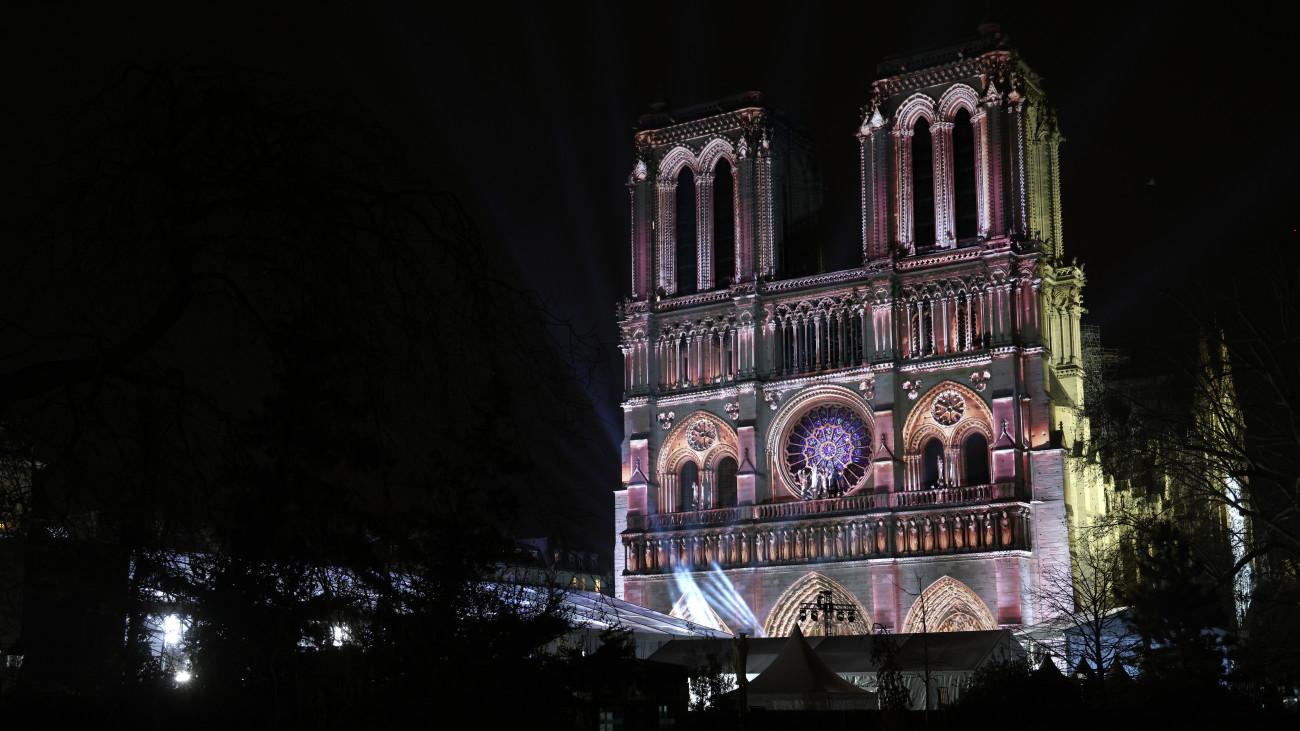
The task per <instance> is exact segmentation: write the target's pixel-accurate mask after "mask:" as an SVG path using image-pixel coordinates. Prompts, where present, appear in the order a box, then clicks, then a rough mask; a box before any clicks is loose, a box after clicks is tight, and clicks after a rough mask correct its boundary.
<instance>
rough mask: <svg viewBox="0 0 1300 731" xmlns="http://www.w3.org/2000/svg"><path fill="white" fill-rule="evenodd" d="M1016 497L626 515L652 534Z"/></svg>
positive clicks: (971, 489) (883, 498) (982, 492)
mask: <svg viewBox="0 0 1300 731" xmlns="http://www.w3.org/2000/svg"><path fill="white" fill-rule="evenodd" d="M1017 497H1018V495H1017V494H1016V486H1015V485H1014V484H1013V483H1010V482H1007V483H1000V484H995V485H970V486H967V487H951V488H941V489H936V490H916V491H912V492H892V493H878V494H865V495H849V496H847V497H841V498H830V499H827V500H787V501H784V502H777V503H764V504H762V505H740V506H737V507H730V508H714V509H712V510H689V511H684V512H680V513H659V514H655V515H629V516H627V527H628V530H629V531H647V530H649V531H655V530H668V529H674V528H685V527H690V526H711V525H733V524H736V523H740V522H753V521H767V520H782V519H786V518H806V517H815V516H817V517H820V516H835V515H853V514H859V513H866V512H872V511H881V510H897V509H903V510H906V509H911V508H926V507H933V506H939V505H960V504H963V503H987V502H992V501H996V500H1014V499H1016V498H1017Z"/></svg>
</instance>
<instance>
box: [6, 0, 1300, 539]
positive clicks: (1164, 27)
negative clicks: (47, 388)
mask: <svg viewBox="0 0 1300 731" xmlns="http://www.w3.org/2000/svg"><path fill="white" fill-rule="evenodd" d="M847 5H848V4H843V3H839V4H834V5H832V4H829V3H820V2H800V3H793V2H791V3H784V4H779V3H761V2H760V3H755V2H749V3H735V4H717V5H714V4H708V3H697V2H679V3H673V2H660V3H592V4H580V3H538V4H536V5H533V4H518V5H516V4H510V3H501V2H482V3H465V4H463V5H462V6H461V7H458V8H457V9H455V10H452V9H451V6H449V5H447V4H435V3H378V2H376V3H288V2H266V3H259V4H257V5H248V6H245V7H242V8H239V9H232V8H231V6H230V4H226V3H223V4H216V3H188V4H173V5H171V6H170V7H166V6H162V5H158V7H155V8H150V9H149V10H147V11H144V10H141V11H131V10H124V9H123V8H121V7H119V4H110V3H94V4H91V3H82V4H80V6H79V7H77V6H75V5H74V6H66V5H57V6H56V4H53V3H39V4H38V3H33V4H31V5H30V7H27V8H24V9H20V10H18V11H13V10H12V9H11V11H10V12H9V13H7V15H8V16H9V17H8V18H7V21H6V24H5V25H6V30H7V31H8V32H7V33H6V36H7V37H6V39H5V42H4V44H3V47H4V48H5V52H6V54H7V55H8V56H9V58H8V59H7V63H6V64H5V68H7V69H8V70H9V73H8V74H7V82H8V83H7V86H8V88H7V91H6V102H5V107H6V110H7V111H6V115H5V117H6V120H5V126H6V128H7V129H8V134H7V135H6V140H7V142H8V144H6V145H5V155H4V161H3V168H4V170H3V173H0V174H2V175H3V179H4V180H5V183H6V186H7V193H8V196H7V197H8V198H9V199H10V200H14V199H16V198H18V197H20V194H21V192H22V189H23V187H24V185H25V181H27V180H30V179H31V176H32V175H33V170H34V169H33V167H32V166H33V165H34V164H37V163H38V162H39V161H41V160H48V159H49V158H50V156H51V154H57V150H58V140H55V139H51V138H50V136H49V134H48V132H47V129H46V128H47V122H48V120H49V119H50V118H51V117H52V116H53V115H55V114H56V113H57V112H59V111H60V110H63V109H67V108H69V107H71V106H75V105H76V104H78V103H79V102H81V101H83V100H84V99H86V98H88V97H89V96H90V95H92V94H93V93H94V92H95V91H96V90H98V89H99V88H101V87H102V86H103V85H104V84H105V83H106V82H107V81H108V80H109V79H110V78H112V77H113V76H114V75H115V74H117V73H120V72H121V70H123V69H124V68H126V67H127V66H129V65H132V64H139V65H144V66H153V65H157V64H159V63H163V62H187V63H207V62H210V61H217V60H220V61H230V62H234V63H237V64H240V65H245V66H250V67H256V68H263V69H268V70H271V71H275V72H278V73H281V74H283V75H285V76H287V77H288V78H290V79H291V80H294V81H295V82H296V83H297V84H298V85H300V86H302V87H305V88H309V89H319V90H326V91H337V92H340V93H347V94H351V95H353V96H354V97H355V98H356V100H357V101H358V102H359V104H360V105H361V106H362V107H364V108H365V109H367V110H368V111H369V112H370V113H371V114H372V115H373V116H374V118H376V119H377V120H379V121H380V122H381V123H383V124H384V125H386V126H388V127H389V128H390V129H391V130H392V131H393V132H394V133H395V134H396V135H397V136H398V137H399V138H401V139H403V140H404V141H405V143H406V144H407V145H408V146H409V147H410V149H411V150H412V152H413V154H417V155H420V156H422V157H426V158H430V159H432V160H433V161H434V162H435V164H436V165H437V167H438V169H439V170H440V171H441V174H442V178H443V180H444V181H445V184H446V185H447V187H449V188H451V189H453V190H455V191H456V192H458V193H459V194H460V195H461V196H462V198H463V199H464V201H465V202H466V203H467V205H468V206H469V208H470V209H471V211H472V212H473V215H474V217H475V218H476V220H477V221H478V223H479V225H480V226H481V227H482V228H483V229H484V230H485V232H487V233H488V235H489V236H490V237H491V238H492V240H493V241H494V243H495V244H496V245H498V246H499V247H500V248H501V250H502V251H503V252H504V253H505V255H506V256H505V259H506V263H507V265H508V266H510V267H511V268H512V269H513V271H514V273H515V275H516V276H517V277H518V278H519V280H520V282H521V283H522V284H523V285H524V286H526V287H530V288H533V289H536V290H537V291H539V292H541V293H542V294H543V295H544V297H545V298H546V299H547V300H548V301H549V302H551V303H552V304H553V305H554V307H555V309H556V310H557V312H558V313H559V314H561V315H563V316H564V317H567V318H569V319H570V320H572V321H573V322H574V323H575V325H576V326H577V327H578V328H579V329H581V330H590V331H592V332H594V333H596V334H597V335H598V336H599V337H600V338H601V340H603V341H604V342H606V343H607V344H608V345H609V353H610V355H611V357H610V361H609V365H608V367H607V368H606V369H605V370H604V372H603V373H604V376H605V379H604V382H603V383H600V384H597V387H596V391H595V393H594V399H595V402H596V405H597V409H598V412H599V416H600V420H601V421H600V423H601V424H603V426H602V427H601V428H602V429H603V431H604V432H605V443H606V444H608V445H609V450H608V452H607V453H606V454H603V455H599V456H594V457H584V458H578V457H576V456H574V455H563V456H562V457H561V459H564V460H575V461H577V462H579V463H580V464H581V467H580V468H578V469H575V470H573V472H572V474H573V475H574V478H575V480H576V481H579V482H584V483H590V485H591V488H590V489H589V490H587V491H585V492H586V493H587V495H588V498H587V499H585V500H584V501H583V502H584V508H583V510H587V509H590V510H592V511H593V515H595V516H601V517H602V518H603V516H605V515H608V512H607V509H606V505H607V504H608V491H609V489H612V488H613V487H614V486H615V483H616V480H617V477H616V475H617V474H618V468H617V444H618V440H619V439H620V437H621V431H622V426H621V412H620V411H619V409H618V399H619V396H618V393H617V391H616V385H617V383H618V382H619V375H618V371H617V368H618V367H619V363H618V359H617V358H616V357H613V355H614V354H615V353H616V352H617V351H616V349H615V348H614V344H615V337H616V336H615V331H614V326H613V306H614V303H615V301H616V300H618V299H620V298H621V297H622V296H624V295H625V294H626V292H627V280H628V272H629V268H628V267H629V264H628V262H629V251H628V197H627V191H626V189H625V187H624V182H625V180H626V177H627V174H628V171H629V170H630V168H631V165H632V162H633V157H632V137H631V135H632V127H633V125H634V124H635V121H636V118H637V117H638V115H640V114H642V113H643V112H645V111H646V110H647V105H648V104H649V103H650V102H651V101H654V100H656V99H657V98H658V97H659V96H660V95H661V91H660V90H661V89H662V95H663V96H664V97H665V101H667V102H669V103H670V104H671V105H673V106H685V105H689V104H694V103H698V102H701V101H706V100H709V99H712V98H716V97H721V96H727V95H731V94H734V93H736V92H739V91H745V90H758V91H762V92H764V94H766V96H767V98H768V100H769V101H770V103H772V104H773V105H775V106H777V107H779V108H781V109H783V110H784V111H785V112H786V113H788V114H789V115H790V116H792V117H794V118H795V119H796V120H799V121H801V122H803V123H804V124H805V125H806V127H807V128H808V130H809V132H810V133H811V135H812V136H813V139H814V141H815V143H816V145H817V148H818V157H819V160H820V162H821V166H822V168H823V171H824V174H825V176H826V183H827V186H828V190H827V211H826V212H825V215H824V221H825V222H826V225H827V229H826V245H827V248H828V252H827V261H828V263H829V264H832V265H836V266H837V268H838V267H842V266H851V265H853V264H854V263H855V262H856V261H857V259H858V257H859V253H858V252H859V247H860V230H859V225H860V224H859V219H858V216H857V212H856V207H857V201H858V190H857V188H858V170H857V142H856V139H855V138H854V136H853V133H854V130H855V128H856V125H857V122H858V109H859V108H860V107H861V105H862V104H864V103H865V102H866V101H867V98H868V90H869V87H870V82H871V80H872V78H873V76H874V70H875V64H876V62H877V61H879V60H880V59H881V58H882V57H884V56H887V55H890V54H895V53H901V52H906V51H909V50H914V49H918V48H923V47H927V46H933V45H942V44H945V43H949V42H953V41H956V40H960V39H961V38H963V37H965V36H968V35H971V34H973V32H974V29H975V27H976V25H977V24H978V23H979V22H980V20H981V17H982V16H983V14H984V9H985V3H984V2H971V3H961V2H927V3H914V4H912V7H908V8H900V7H893V6H895V5H897V4H886V3H872V4H868V3H855V4H852V6H851V8H848V9H845V8H846V6H847ZM1104 5H1105V4H1100V3H1042V2H1019V1H1010V2H1007V1H1004V2H995V3H993V13H994V16H995V18H996V20H997V21H998V22H999V23H1000V24H1001V26H1002V29H1003V31H1004V32H1005V33H1007V34H1008V35H1009V36H1010V37H1011V40H1012V43H1013V44H1014V45H1015V46H1016V47H1017V48H1018V49H1019V50H1020V51H1021V53H1022V55H1024V56H1025V58H1026V59H1027V60H1028V61H1029V62H1030V64H1031V65H1032V66H1033V67H1034V68H1035V69H1036V70H1037V71H1038V72H1039V73H1040V74H1041V75H1042V76H1043V77H1044V84H1045V88H1046V90H1047V93H1048V95H1049V98H1050V99H1051V100H1052V102H1053V103H1054V104H1055V106H1056V107H1057V108H1058V110H1059V117H1060V123H1061V127H1062V130H1063V132H1064V134H1065V137H1066V143H1065V144H1064V145H1063V147H1062V167H1063V201H1064V225H1065V246H1066V249H1067V255H1068V256H1072V257H1078V259H1079V260H1080V261H1082V262H1084V263H1086V266H1087V272H1088V276H1089V286H1088V290H1087V292H1086V300H1087V303H1088V306H1089V308H1090V310H1091V315H1090V318H1089V319H1090V320H1091V321H1092V322H1095V323H1097V324H1099V325H1100V326H1101V327H1102V332H1103V338H1104V339H1105V340H1106V341H1107V342H1108V343H1110V344H1113V345H1124V344H1126V343H1129V342H1133V341H1135V340H1140V339H1141V338H1142V336H1143V332H1144V330H1145V329H1146V328H1149V327H1150V326H1151V325H1150V324H1149V323H1148V322H1146V321H1144V320H1143V319H1142V316H1141V312H1142V308H1143V307H1144V306H1145V304H1146V303H1148V302H1149V301H1150V300H1151V298H1152V297H1154V296H1156V294H1157V293H1159V292H1161V291H1164V290H1168V289H1171V288H1172V287H1173V286H1174V285H1175V283H1177V282H1178V281H1180V280H1184V279H1188V278H1192V279H1196V280H1199V281H1204V282H1205V284H1206V286H1213V282H1214V275H1215V272H1216V270H1217V268H1218V266H1217V264H1219V263H1221V262H1222V261H1223V259H1224V258H1225V257H1237V256H1242V255H1243V254H1245V253H1247V252H1248V251H1249V248H1250V245H1251V242H1252V241H1254V240H1256V239H1258V238H1259V237H1261V236H1265V235H1268V234H1269V233H1270V232H1275V231H1277V230H1286V231H1290V230H1291V229H1292V227H1293V226H1294V225H1295V214H1294V208H1293V207H1294V202H1295V200H1296V184H1295V177H1294V176H1295V170H1296V163H1297V161H1298V159H1300V155H1298V154H1297V150H1298V148H1300V143H1297V139H1296V133H1297V124H1296V106H1297V105H1296V103H1295V101H1294V99H1293V97H1292V96H1291V95H1292V94H1293V93H1294V92H1293V91H1292V88H1293V86H1294V84H1293V80H1292V78H1291V76H1292V74H1293V70H1294V69H1295V67H1296V63H1295V61H1294V59H1291V58H1288V56H1287V54H1286V53H1285V52H1286V50H1287V49H1288V48H1290V47H1291V46H1292V45H1294V41H1293V38H1292V37H1291V33H1290V28H1289V26H1290V23H1289V21H1286V20H1284V18H1283V17H1282V15H1281V12H1280V11H1278V13H1277V15H1272V14H1270V13H1269V12H1264V11H1258V12H1255V11H1249V10H1246V9H1242V8H1240V7H1237V6H1242V5H1245V4H1224V6H1221V7H1219V8H1217V9H1215V10H1212V11H1207V10H1203V9H1200V8H1199V7H1193V6H1191V5H1189V4H1185V3H1183V4H1179V3H1160V2H1141V1H1139V2H1130V3H1125V4H1123V5H1119V6H1115V7H1110V8H1107V7H1104ZM1234 5H1235V6H1234ZM606 520H607V519H606ZM602 530H608V527H607V526H606V527H604V528H602ZM609 540H612V535H611V536H609ZM605 543H607V540H606V539H605V538H603V537H602V538H601V539H600V540H599V541H598V544H605ZM601 547H602V548H603V545H602V546H601Z"/></svg>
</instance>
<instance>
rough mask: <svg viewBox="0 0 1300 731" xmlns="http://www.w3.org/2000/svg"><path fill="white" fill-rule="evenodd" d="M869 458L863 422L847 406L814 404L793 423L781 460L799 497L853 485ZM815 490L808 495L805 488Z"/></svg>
mask: <svg viewBox="0 0 1300 731" xmlns="http://www.w3.org/2000/svg"><path fill="white" fill-rule="evenodd" d="M870 461H871V434H870V433H869V431H868V430H867V424H866V422H864V421H863V420H862V417H860V416H858V415H857V414H856V413H854V411H853V410H852V409H850V408H848V407H847V406H837V405H834V404H825V405H822V406H817V407H815V408H813V409H812V410H810V411H809V412H808V413H806V414H804V415H803V416H802V417H800V418H799V420H798V421H797V422H795V425H794V427H793V428H792V429H791V430H790V436H789V437H788V438H787V439H786V445H785V462H786V466H787V467H788V468H789V470H790V474H791V476H792V477H794V479H795V480H796V484H797V485H798V488H797V489H798V490H799V491H801V492H803V493H804V494H803V495H802V497H824V496H827V495H835V494H838V493H840V492H842V491H844V490H847V489H848V488H850V487H852V486H854V485H856V484H857V483H858V482H859V481H860V480H861V479H862V478H863V477H865V476H866V474H867V468H868V466H869V465H870ZM809 490H812V491H814V492H816V494H815V495H809V494H808V491H809Z"/></svg>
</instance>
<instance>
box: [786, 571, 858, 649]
mask: <svg viewBox="0 0 1300 731" xmlns="http://www.w3.org/2000/svg"><path fill="white" fill-rule="evenodd" d="M827 590H829V591H830V593H831V600H832V601H833V602H835V603H836V604H848V605H850V606H852V607H854V610H853V613H854V619H853V621H852V622H847V621H846V622H842V623H841V622H835V623H832V624H831V632H832V633H833V634H837V635H866V634H871V617H870V616H868V614H867V610H866V608H865V607H863V606H862V602H860V601H858V598H857V597H855V596H853V592H851V591H849V590H848V589H846V588H844V585H843V584H841V583H840V582H838V581H836V580H834V579H832V578H830V577H828V576H825V575H824V574H820V573H818V572H816V571H809V572H808V573H807V574H804V575H803V577H801V578H800V579H799V580H798V581H796V582H794V583H793V584H791V585H790V588H788V589H786V590H785V591H784V592H783V593H782V594H781V596H780V598H778V599H777V600H776V604H775V605H773V607H772V611H771V612H770V613H769V614H768V615H767V621H766V622H764V623H763V632H764V633H766V634H767V636H768V637H789V636H790V633H791V632H793V631H794V627H795V625H796V624H798V625H799V629H800V630H801V631H802V632H803V633H804V635H805V636H822V635H825V634H826V630H825V625H824V624H823V623H822V622H821V621H817V622H814V621H812V618H811V617H807V618H805V620H804V621H803V622H800V621H799V605H801V604H809V603H812V602H814V601H816V600H817V595H818V594H819V593H821V592H823V591H827Z"/></svg>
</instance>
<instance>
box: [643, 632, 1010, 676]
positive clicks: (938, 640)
mask: <svg viewBox="0 0 1300 731" xmlns="http://www.w3.org/2000/svg"><path fill="white" fill-rule="evenodd" d="M889 637H890V638H891V639H892V640H893V641H894V642H896V643H898V662H899V665H900V666H901V668H902V670H903V672H919V671H922V670H924V669H925V664H926V662H925V660H926V654H927V650H928V654H929V660H930V669H931V670H932V671H935V672H952V671H970V670H974V669H975V668H977V667H980V666H981V665H983V664H984V663H986V662H988V661H989V660H990V659H993V658H997V657H1007V658H1011V657H1023V656H1024V654H1025V651H1024V648H1023V647H1022V646H1021V645H1020V642H1019V640H1017V639H1016V638H1015V637H1014V636H1013V635H1012V633H1011V631H1010V630H983V631H979V632H932V633H929V634H926V635H921V634H897V635H889ZM804 641H805V642H806V643H807V644H808V646H809V647H811V648H812V649H813V651H814V652H815V653H816V655H817V657H818V658H819V659H820V660H821V661H822V662H823V663H824V664H825V665H826V666H827V667H829V668H830V669H831V670H832V671H834V672H836V673H839V674H842V675H848V674H869V673H874V672H876V666H875V664H874V663H873V662H872V661H871V641H872V635H847V636H840V637H807V638H805V640H804ZM786 642H787V640H786V638H784V637H758V638H753V639H750V640H749V656H748V658H747V660H746V663H745V666H746V667H745V669H746V670H747V671H748V673H749V674H750V675H753V674H755V673H762V672H764V671H766V670H767V668H768V667H769V666H770V665H771V664H772V663H773V662H774V661H775V660H776V657H777V655H778V654H780V652H781V650H782V649H783V648H784V647H785V644H786ZM927 646H928V647H927ZM710 654H713V655H716V656H718V657H722V658H730V657H731V656H732V649H731V640H730V638H728V639H720V640H714V639H682V640H673V641H671V642H668V643H665V644H664V646H663V647H662V648H660V649H659V650H658V651H657V652H655V653H654V654H653V655H651V656H650V659H651V660H655V661H657V662H664V663H669V664H672V665H687V666H689V665H693V664H696V663H697V662H698V660H699V658H701V657H705V656H707V655H710Z"/></svg>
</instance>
